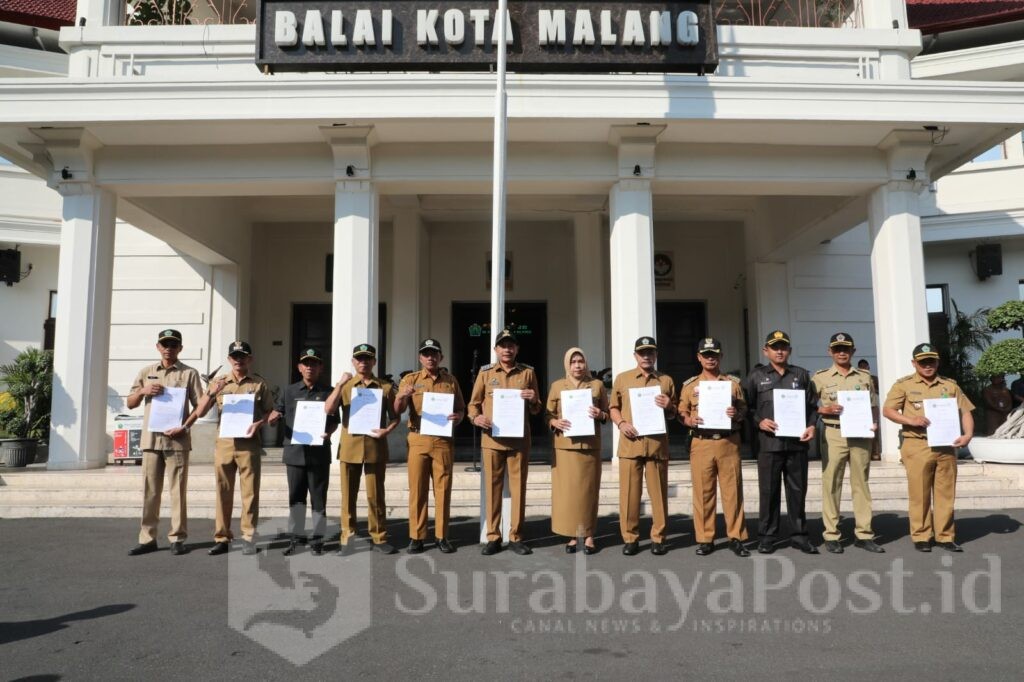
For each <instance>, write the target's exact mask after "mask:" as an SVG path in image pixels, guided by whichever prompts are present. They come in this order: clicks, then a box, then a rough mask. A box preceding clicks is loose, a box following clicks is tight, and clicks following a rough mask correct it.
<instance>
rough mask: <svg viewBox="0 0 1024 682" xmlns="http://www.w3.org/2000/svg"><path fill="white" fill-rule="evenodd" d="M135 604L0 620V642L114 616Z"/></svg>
mask: <svg viewBox="0 0 1024 682" xmlns="http://www.w3.org/2000/svg"><path fill="white" fill-rule="evenodd" d="M134 608H135V604H108V605H107V606H97V607H96V608H94V609H89V610H88V611H76V612H75V613H68V614H65V615H63V616H57V617H55V618H43V619H40V620H23V621H18V622H0V644H10V643H11V642H18V641H20V640H23V639H31V638H32V637H39V636H40V635H48V634H50V633H52V632H57V631H58V630H63V629H65V628H66V627H68V624H69V623H72V622H74V621H76V620H92V619H93V618H104V617H106V616H116V615H117V614H119V613H124V612H125V611H131V610H132V609H134Z"/></svg>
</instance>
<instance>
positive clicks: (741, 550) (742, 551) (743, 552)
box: [729, 538, 750, 558]
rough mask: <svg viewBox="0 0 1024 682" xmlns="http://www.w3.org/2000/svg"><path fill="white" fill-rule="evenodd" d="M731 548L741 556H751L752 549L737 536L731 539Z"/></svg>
mask: <svg viewBox="0 0 1024 682" xmlns="http://www.w3.org/2000/svg"><path fill="white" fill-rule="evenodd" d="M729 549H731V550H732V553H733V554H735V555H736V556H738V557H740V558H746V557H748V556H750V550H749V549H747V548H746V547H745V546H744V545H743V542H742V541H741V540H737V539H736V538H733V539H732V540H729Z"/></svg>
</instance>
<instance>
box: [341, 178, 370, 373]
mask: <svg viewBox="0 0 1024 682" xmlns="http://www.w3.org/2000/svg"><path fill="white" fill-rule="evenodd" d="M379 249H380V246H379V234H378V225H377V193H376V191H375V190H374V189H373V186H372V183H370V182H369V181H338V182H337V185H336V187H335V191H334V299H333V308H332V311H333V312H332V320H331V357H332V363H333V370H332V371H333V372H334V374H335V376H334V377H331V380H332V381H334V380H335V379H337V375H339V374H341V372H343V371H345V370H346V369H348V367H347V365H346V362H345V359H346V358H350V357H352V348H353V346H355V345H356V344H358V343H369V344H373V345H375V346H376V345H377V317H378V315H377V304H378V297H377V277H378V263H379V261H380V258H379Z"/></svg>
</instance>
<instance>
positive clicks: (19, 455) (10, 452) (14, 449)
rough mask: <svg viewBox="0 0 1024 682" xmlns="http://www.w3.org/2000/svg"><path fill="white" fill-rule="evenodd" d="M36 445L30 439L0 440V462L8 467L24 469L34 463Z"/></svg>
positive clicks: (36, 443) (35, 442) (36, 442)
mask: <svg viewBox="0 0 1024 682" xmlns="http://www.w3.org/2000/svg"><path fill="white" fill-rule="evenodd" d="M38 444H39V443H38V441H36V440H34V439H32V438H5V439H3V440H0V460H2V461H3V463H4V464H6V465H7V466H9V467H26V466H28V465H29V464H31V463H32V462H34V461H35V459H36V447H37V446H38Z"/></svg>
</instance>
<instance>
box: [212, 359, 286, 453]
mask: <svg viewBox="0 0 1024 682" xmlns="http://www.w3.org/2000/svg"><path fill="white" fill-rule="evenodd" d="M235 393H252V394H254V396H255V398H254V400H255V403H256V404H255V406H254V407H253V414H252V420H253V421H259V420H260V419H263V418H264V417H265V416H267V415H268V414H270V413H271V412H273V411H274V396H273V395H272V394H271V392H270V387H269V386H267V382H266V380H265V379H264V378H263V377H261V376H260V375H259V374H249V375H247V376H245V377H243V378H242V380H241V381H236V380H235V377H234V376H233V375H231V374H229V375H228V376H227V383H226V384H224V388H223V389H221V391H220V393H218V394H217V409H218V410H220V413H221V414H223V412H224V396H226V395H233V394H235ZM216 447H217V450H218V451H222V452H227V451H231V450H234V451H241V452H245V451H248V452H257V451H259V449H260V432H259V429H257V430H256V433H255V434H253V436H252V438H218V439H217V446H216Z"/></svg>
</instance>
